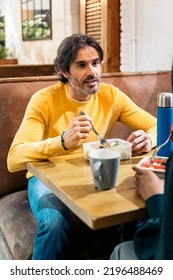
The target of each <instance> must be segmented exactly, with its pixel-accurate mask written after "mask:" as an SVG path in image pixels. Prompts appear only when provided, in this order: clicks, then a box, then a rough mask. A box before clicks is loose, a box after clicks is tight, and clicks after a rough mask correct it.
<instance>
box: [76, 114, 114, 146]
mask: <svg viewBox="0 0 173 280" xmlns="http://www.w3.org/2000/svg"><path fill="white" fill-rule="evenodd" d="M79 115H80V116H82V115H85V113H84V112H83V111H80V112H79ZM91 127H92V130H93V131H94V133H95V134H96V135H97V137H98V138H99V141H100V144H101V146H102V147H104V148H110V147H111V145H110V144H109V142H108V141H107V140H106V139H105V138H103V137H101V136H100V134H99V133H98V132H97V130H96V129H95V128H94V126H93V125H92V124H91Z"/></svg>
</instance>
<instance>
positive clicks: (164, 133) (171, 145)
mask: <svg viewBox="0 0 173 280" xmlns="http://www.w3.org/2000/svg"><path fill="white" fill-rule="evenodd" d="M171 124H173V93H171V92H162V93H160V94H158V96H157V146H159V145H161V144H162V143H163V142H165V141H166V139H167V137H168V136H169V134H170V127H171ZM172 151H173V142H172V141H171V140H170V141H169V142H168V143H167V144H166V145H165V146H164V147H163V148H161V149H160V150H159V151H158V156H164V157H169V155H170V153H171V152H172Z"/></svg>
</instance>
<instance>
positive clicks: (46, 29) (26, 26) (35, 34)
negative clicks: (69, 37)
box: [21, 0, 52, 41]
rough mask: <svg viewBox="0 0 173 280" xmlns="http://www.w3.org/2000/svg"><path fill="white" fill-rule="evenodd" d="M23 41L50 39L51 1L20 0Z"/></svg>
mask: <svg viewBox="0 0 173 280" xmlns="http://www.w3.org/2000/svg"><path fill="white" fill-rule="evenodd" d="M21 16H22V38H23V40H24V41H31V40H47V39H51V38H52V22H51V0H21Z"/></svg>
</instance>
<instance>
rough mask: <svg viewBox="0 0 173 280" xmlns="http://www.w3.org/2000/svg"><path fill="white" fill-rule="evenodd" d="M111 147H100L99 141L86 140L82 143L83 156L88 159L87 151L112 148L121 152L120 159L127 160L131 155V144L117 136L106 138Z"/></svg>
mask: <svg viewBox="0 0 173 280" xmlns="http://www.w3.org/2000/svg"><path fill="white" fill-rule="evenodd" d="M107 141H108V142H109V143H110V145H111V148H102V147H101V145H100V142H99V141H95V142H87V143H84V144H83V151H84V158H85V159H87V160H89V157H88V155H89V152H90V151H92V150H94V149H112V150H114V151H117V152H119V153H120V154H121V160H127V159H130V158H131V157H132V144H131V143H129V142H127V141H125V140H123V139H119V138H112V139H107Z"/></svg>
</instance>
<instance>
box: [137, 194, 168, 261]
mask: <svg viewBox="0 0 173 280" xmlns="http://www.w3.org/2000/svg"><path fill="white" fill-rule="evenodd" d="M163 200H164V195H162V194H159V195H154V196H152V197H150V198H149V199H147V201H146V207H147V211H148V214H149V218H148V219H146V220H145V222H144V223H143V224H142V226H141V227H139V228H138V229H137V231H136V233H135V235H134V246H135V252H136V254H137V256H138V258H139V259H141V260H150V259H154V258H155V253H156V248H157V246H158V242H159V236H160V226H161V219H162V208H163Z"/></svg>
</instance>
